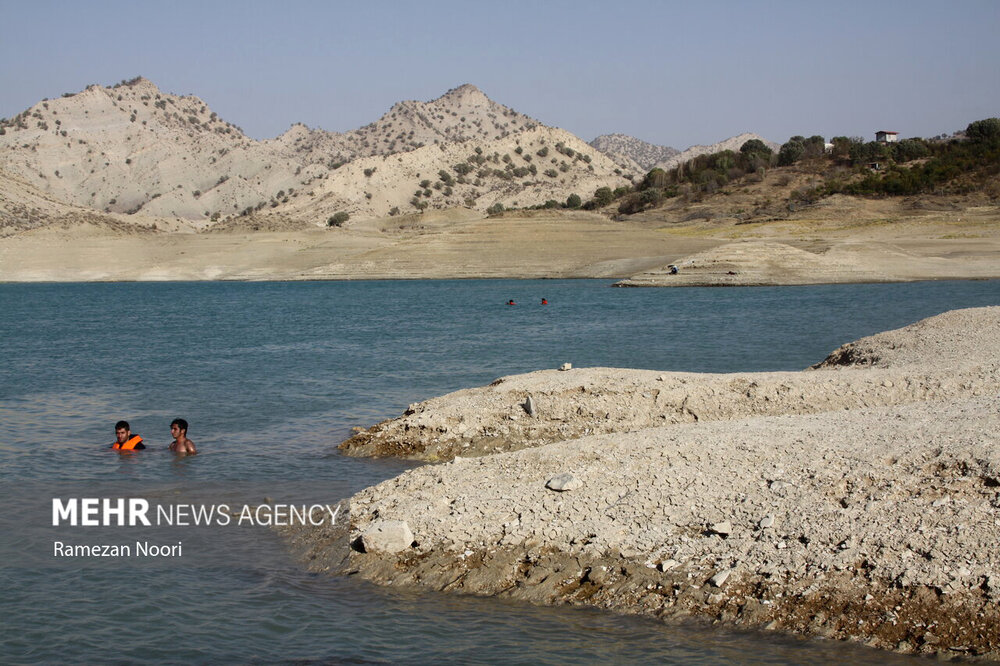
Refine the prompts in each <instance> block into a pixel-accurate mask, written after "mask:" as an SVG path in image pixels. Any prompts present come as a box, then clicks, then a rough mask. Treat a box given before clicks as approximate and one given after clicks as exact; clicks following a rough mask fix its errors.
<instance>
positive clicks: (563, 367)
mask: <svg viewBox="0 0 1000 666" xmlns="http://www.w3.org/2000/svg"><path fill="white" fill-rule="evenodd" d="M559 369H560V370H563V371H566V370H572V369H573V364H572V363H563V364H562V365H560V366H559Z"/></svg>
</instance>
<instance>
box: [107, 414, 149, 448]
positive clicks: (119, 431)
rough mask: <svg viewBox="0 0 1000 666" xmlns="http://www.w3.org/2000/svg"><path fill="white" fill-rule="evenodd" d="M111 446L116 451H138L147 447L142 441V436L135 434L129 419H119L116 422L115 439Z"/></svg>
mask: <svg viewBox="0 0 1000 666" xmlns="http://www.w3.org/2000/svg"><path fill="white" fill-rule="evenodd" d="M111 448H112V449H115V450H116V451H138V450H140V449H144V448H146V445H145V444H143V443H142V437H140V436H139V435H133V434H132V429H131V427H130V426H129V424H128V421H119V422H118V423H116V424H115V441H114V442H112V444H111Z"/></svg>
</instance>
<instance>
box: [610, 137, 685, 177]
mask: <svg viewBox="0 0 1000 666" xmlns="http://www.w3.org/2000/svg"><path fill="white" fill-rule="evenodd" d="M590 145H591V146H593V147H594V148H596V149H597V150H599V151H601V152H602V153H604V154H605V155H607V156H608V157H610V158H611V159H612V160H614V161H615V162H616V163H617V164H620V165H621V166H622V168H624V169H626V170H628V171H635V172H639V173H645V172H646V171H649V170H650V169H652V168H653V167H654V166H656V165H657V164H658V163H660V162H664V161H666V160H668V159H670V158H671V157H673V156H674V155H680V152H681V151H679V150H677V149H676V148H671V147H670V146H657V145H655V144H652V143H648V142H646V141H643V140H642V139H637V138H635V137H634V136H628V135H627V134H602V135H601V136H599V137H597V138H596V139H594V140H593V141H591V142H590Z"/></svg>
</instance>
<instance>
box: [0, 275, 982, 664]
mask: <svg viewBox="0 0 1000 666" xmlns="http://www.w3.org/2000/svg"><path fill="white" fill-rule="evenodd" d="M543 297H544V298H547V299H548V301H549V303H550V304H549V305H547V306H541V305H539V301H540V299H541V298H543ZM508 299H514V300H515V301H517V303H518V305H517V306H513V307H509V306H505V305H504V303H506V301H507V300H508ZM997 304H1000V283H998V282H996V281H988V282H927V283H914V284H901V285H837V286H815V287H783V288H747V289H698V288H692V289H610V288H608V283H607V282H603V281H583V280H569V281H561V280H560V281H549V280H546V281H437V282H426V281H414V282H322V283H303V282H298V283H156V284H148V283H147V284H44V285H9V284H8V285H0V360H2V364H0V470H2V474H3V478H2V481H0V502H3V506H4V507H5V510H4V511H3V512H2V513H0V588H2V589H3V591H4V594H3V596H2V598H0V614H2V616H3V617H4V620H3V624H2V627H0V632H2V634H0V661H2V662H4V663H11V662H14V663H29V662H30V663H35V662H67V661H68V662H74V663H91V662H95V661H156V662H162V661H170V662H173V661H176V662H185V663H190V662H210V661H211V662H219V661H221V662H236V663H245V662H255V661H256V662H275V661H286V660H287V661H318V662H322V663H328V662H329V663H340V662H343V661H349V662H367V661H374V662H389V663H422V662H426V661H428V660H432V659H433V660H435V661H442V662H450V663H467V662H483V661H488V662H504V663H595V662H606V661H611V662H616V661H617V662H629V663H631V662H635V661H643V662H648V663H654V662H655V663H706V664H708V663H727V662H732V661H740V662H742V663H800V662H802V661H827V660H831V659H851V660H854V661H857V660H861V661H864V660H869V661H871V662H872V663H874V662H875V661H876V660H877V661H879V662H885V661H886V660H890V661H891V660H892V659H895V657H887V656H886V655H881V654H872V653H870V652H868V651H858V649H857V648H854V647H852V646H846V645H839V644H835V645H828V644H823V643H816V642H800V641H794V640H780V639H775V638H773V637H766V638H765V637H759V636H755V635H747V634H739V633H732V632H720V631H708V630H704V629H696V628H693V627H685V628H677V627H665V626H662V625H661V624H659V623H657V622H653V621H648V620H640V619H635V618H621V617H615V616H611V615H605V614H601V613H597V612H595V611H590V610H581V609H550V608H534V607H530V606H524V605H520V604H512V603H508V602H503V601H498V600H483V599H469V598H457V597H449V596H446V595H438V594H431V593H416V592H400V591H394V590H384V589H380V588H375V587H373V586H369V585H366V584H364V583H362V582H359V581H355V580H353V579H350V578H334V577H327V576H313V575H309V574H307V573H306V572H304V571H303V570H302V569H301V567H299V566H298V565H297V564H296V563H295V562H293V561H292V560H291V558H290V557H289V555H288V553H287V552H286V550H285V548H284V545H283V544H282V542H281V541H280V540H279V539H278V537H277V536H276V535H275V534H274V532H273V531H271V530H268V529H266V528H249V527H248V528H218V527H214V528H193V529H190V530H187V531H185V532H184V533H183V539H184V546H185V552H184V556H183V557H181V558H176V559H173V560H166V559H165V560H158V561H142V562H128V563H123V562H120V561H111V562H108V561H93V560H86V559H80V558H77V559H69V560H66V559H59V558H55V557H54V556H53V555H52V542H53V540H54V539H65V540H66V541H70V540H73V539H77V540H78V541H79V537H80V536H81V534H84V535H89V534H91V533H87V532H84V533H81V532H80V531H73V529H75V530H80V529H86V528H73V529H71V528H68V527H65V526H64V527H60V528H53V527H51V526H50V521H49V517H50V514H51V499H52V498H53V497H73V496H88V497H119V496H124V495H129V496H142V497H148V498H152V499H154V500H155V499H159V500H162V501H164V502H166V501H171V502H177V501H186V502H195V501H202V502H216V503H217V502H221V501H225V502H229V503H232V504H239V503H242V502H260V501H262V500H263V498H264V497H271V498H274V499H275V500H276V501H279V502H282V501H288V502H299V501H301V502H308V503H314V502H324V503H325V502H332V503H335V502H337V501H338V500H340V499H342V498H345V497H347V496H349V495H350V494H351V493H353V492H355V491H357V490H358V489H360V488H362V487H364V486H367V485H370V484H372V483H377V482H378V481H381V480H383V479H386V478H389V477H391V476H394V475H395V474H398V473H399V472H401V471H403V470H405V469H407V468H408V467H410V466H411V463H406V462H401V461H393V460H378V461H372V460H356V459H351V458H345V457H342V456H340V455H339V454H338V453H337V452H336V450H335V447H336V444H338V443H339V442H340V441H342V440H343V439H344V438H345V437H347V436H348V434H349V430H350V428H351V427H353V426H356V425H370V424H372V423H374V422H377V421H379V420H382V419H384V418H388V417H392V416H395V415H398V414H399V413H400V412H401V411H402V410H404V409H405V408H406V406H407V404H408V403H411V402H414V401H418V400H423V399H426V398H429V397H432V396H435V395H440V394H442V393H446V392H448V391H452V390H457V389H460V388H464V387H469V386H476V385H481V384H485V383H488V382H490V381H492V380H493V379H496V378H497V377H500V376H503V375H507V374H513V373H519V372H527V371H532V370H537V369H542V368H554V367H557V366H559V365H560V364H562V363H564V362H571V363H573V364H574V366H578V367H579V366H593V365H601V366H625V367H642V368H652V369H662V370H687V371H708V372H732V371H741V370H794V369H801V368H803V367H806V366H808V365H810V364H813V363H816V362H818V361H820V360H822V359H823V357H824V356H825V355H826V354H827V353H828V352H829V351H831V350H832V349H834V348H835V347H837V346H838V345H840V344H842V343H844V342H847V341H849V340H852V339H856V338H858V337H861V336H864V335H869V334H872V333H875V332H877V331H880V330H885V329H889V328H895V327H899V326H902V325H905V324H908V323H911V322H913V321H916V320H917V319H920V318H923V317H926V316H930V315H934V314H937V313H940V312H943V311H945V310H948V309H953V308H957V307H969V306H977V305H997ZM177 416H181V417H183V418H186V419H187V420H188V421H189V422H190V423H191V429H190V432H189V435H190V437H191V438H192V439H194V440H195V441H196V442H197V444H198V447H199V449H200V451H201V453H200V454H199V455H198V456H196V457H191V458H186V459H176V458H174V457H173V456H172V455H170V454H168V453H166V452H165V451H164V450H163V449H165V447H166V444H167V443H168V442H169V441H170V437H169V432H168V424H169V422H170V420H171V419H173V418H175V417H177ZM122 418H124V419H127V420H128V421H130V423H131V424H132V429H133V431H134V432H138V433H140V434H141V435H143V437H144V438H145V439H146V441H147V443H149V444H151V445H152V446H153V447H154V448H153V449H152V450H148V451H144V452H141V453H139V454H137V455H132V456H119V455H117V454H114V453H110V452H108V451H107V450H106V449H105V447H106V446H107V445H108V444H109V443H110V442H111V440H112V439H113V432H112V427H113V424H114V422H115V421H116V420H118V419H122ZM68 530H69V531H68ZM93 534H95V535H96V534H98V533H97V532H94V533H93ZM100 534H103V533H100ZM133 535H134V533H133V532H128V533H127V534H126V533H124V532H123V533H122V538H123V539H124V538H125V537H127V538H128V539H132V538H133ZM152 536H153V537H157V536H159V537H163V536H164V535H162V534H159V535H158V534H156V533H153V534H152ZM95 538H96V537H95ZM171 538H172V535H171Z"/></svg>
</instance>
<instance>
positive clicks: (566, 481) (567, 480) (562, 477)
mask: <svg viewBox="0 0 1000 666" xmlns="http://www.w3.org/2000/svg"><path fill="white" fill-rule="evenodd" d="M545 487H546V488H548V489H549V490H556V491H559V492H563V491H565V490H576V489H577V488H582V487H583V481H581V480H580V479H578V478H576V477H575V476H573V475H572V474H570V473H569V472H563V473H562V474H556V475H555V476H553V477H552V478H551V479H549V480H548V481H546V483H545Z"/></svg>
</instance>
